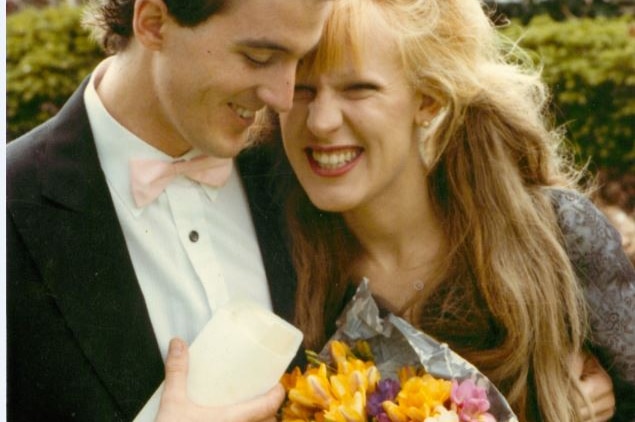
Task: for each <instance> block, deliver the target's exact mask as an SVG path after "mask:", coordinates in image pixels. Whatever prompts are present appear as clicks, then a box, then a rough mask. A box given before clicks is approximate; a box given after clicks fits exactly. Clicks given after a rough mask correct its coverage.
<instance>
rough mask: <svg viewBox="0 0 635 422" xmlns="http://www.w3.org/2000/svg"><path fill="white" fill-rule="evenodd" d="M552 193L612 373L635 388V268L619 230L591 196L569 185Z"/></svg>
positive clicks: (597, 345) (594, 337)
mask: <svg viewBox="0 0 635 422" xmlns="http://www.w3.org/2000/svg"><path fill="white" fill-rule="evenodd" d="M552 197H553V200H554V205H555V209H556V212H557V216H558V224H559V225H560V228H561V230H562V233H563V236H564V241H565V245H566V248H567V253H568V254H569V258H570V259H571V262H572V263H573V265H574V267H575V271H576V274H577V276H578V278H579V280H580V281H581V283H582V285H583V288H584V292H585V293H584V294H585V297H586V300H587V303H588V306H589V314H590V315H589V317H590V325H591V331H592V332H591V341H592V342H593V346H594V347H595V348H596V350H597V353H598V355H599V356H600V357H601V358H603V359H602V360H603V361H604V362H605V365H606V366H607V369H608V370H609V372H611V373H612V374H614V375H615V376H616V377H617V378H619V379H621V381H624V382H625V383H626V384H628V386H625V387H626V388H628V389H629V390H630V391H635V269H633V265H632V264H631V262H630V261H629V260H628V258H627V257H626V254H625V253H624V250H623V249H622V243H621V237H620V235H619V233H618V232H617V230H615V228H613V227H612V226H611V225H610V223H609V222H608V220H607V219H606V218H605V217H604V215H603V214H602V213H601V212H600V211H599V210H598V209H597V208H596V207H595V206H594V205H593V204H592V203H591V202H590V201H589V200H588V199H586V198H584V197H583V196H582V195H580V194H578V193H576V192H572V191H563V190H554V191H553V193H552ZM631 400H632V399H631Z"/></svg>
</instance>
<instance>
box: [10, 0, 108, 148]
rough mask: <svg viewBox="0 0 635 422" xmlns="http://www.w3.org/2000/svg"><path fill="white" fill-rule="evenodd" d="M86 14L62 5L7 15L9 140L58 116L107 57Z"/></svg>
mask: <svg viewBox="0 0 635 422" xmlns="http://www.w3.org/2000/svg"><path fill="white" fill-rule="evenodd" d="M81 13H82V12H81V9H79V8H76V7H75V8H74V7H70V6H60V7H50V8H44V9H34V8H29V9H25V10H23V11H21V12H18V13H14V14H11V15H9V16H7V21H6V25H7V81H6V86H7V140H11V139H14V138H16V137H17V136H19V135H21V134H22V133H24V132H26V131H28V130H29V129H31V128H33V127H34V126H36V125H38V124H39V123H42V122H43V121H45V120H46V119H48V118H49V117H51V116H52V115H54V114H55V113H56V112H57V111H58V110H59V108H60V107H61V106H62V104H64V102H65V101H66V99H67V98H68V97H69V96H70V95H71V94H72V92H73V91H74V90H75V88H77V85H78V84H79V82H80V81H81V80H82V79H83V78H84V77H85V76H86V75H87V74H88V73H90V71H91V70H92V69H93V67H94V66H95V65H96V64H97V63H98V62H99V61H100V60H101V59H102V58H103V57H104V55H103V53H102V52H101V50H100V48H99V47H98V46H97V44H96V43H95V42H93V41H92V40H91V39H90V37H89V36H88V33H87V31H85V30H83V29H82V28H81V25H80V24H79V22H80V19H81Z"/></svg>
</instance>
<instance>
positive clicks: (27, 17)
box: [7, 7, 635, 171]
mask: <svg viewBox="0 0 635 422" xmlns="http://www.w3.org/2000/svg"><path fill="white" fill-rule="evenodd" d="M80 17H81V10H80V9H77V8H72V7H52V8H47V9H39V10H34V9H27V10H24V11H22V12H19V13H16V14H13V15H10V16H8V18H7V120H8V122H7V139H8V140H10V139H13V138H15V137H17V136H18V135H20V134H22V133H24V132H26V131H27V130H29V129H30V128H32V127H34V126H35V125H37V124H39V123H41V122H42V121H44V120H46V119H47V118H48V117H50V116H51V115H53V114H54V113H55V112H56V111H57V110H58V109H59V107H60V106H61V105H62V104H63V103H64V101H65V100H66V99H67V98H68V96H69V95H70V94H71V93H72V92H73V90H74V89H75V88H76V86H77V84H78V83H79V82H80V81H81V80H82V78H84V77H85V76H86V75H87V74H88V73H89V72H90V71H91V69H92V68H93V67H94V66H95V64H96V63H97V62H98V61H99V60H100V59H101V58H102V57H103V54H102V53H101V51H100V50H99V48H98V47H97V45H96V44H95V43H94V42H92V41H91V40H90V39H89V38H88V34H87V32H86V31H85V30H83V29H81V27H80V25H79V20H80ZM503 32H504V33H505V34H506V35H508V36H509V37H511V38H512V39H519V38H520V41H519V44H520V45H521V46H522V47H524V48H526V49H528V50H530V51H531V53H532V56H533V57H534V58H535V60H536V61H537V62H538V63H542V64H543V65H544V77H545V79H546V80H547V82H548V83H549V84H550V86H551V87H552V89H553V93H554V109H555V110H556V117H557V121H558V123H559V124H565V125H566V127H567V129H568V137H569V139H570V140H571V141H572V142H573V144H574V145H575V147H576V149H577V152H578V154H579V157H580V159H581V161H586V160H587V159H588V158H589V157H591V158H592V162H593V164H594V165H595V166H598V167H608V168H614V169H620V170H623V171H627V170H628V171H633V170H635V142H634V139H635V133H634V132H635V18H634V17H632V16H631V17H622V18H614V19H595V20H591V19H574V20H569V21H565V22H553V21H551V20H550V19H549V18H547V17H537V18H534V19H533V20H532V21H531V23H530V24H529V25H528V26H526V27H521V26H519V25H512V26H510V27H508V28H505V29H504V30H503Z"/></svg>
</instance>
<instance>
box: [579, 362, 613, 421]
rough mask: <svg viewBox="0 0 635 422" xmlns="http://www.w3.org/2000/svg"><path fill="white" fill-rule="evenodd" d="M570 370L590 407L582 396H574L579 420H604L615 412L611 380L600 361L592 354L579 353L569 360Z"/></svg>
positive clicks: (608, 418)
mask: <svg viewBox="0 0 635 422" xmlns="http://www.w3.org/2000/svg"><path fill="white" fill-rule="evenodd" d="M571 371H572V375H573V377H574V378H576V379H577V380H578V382H579V385H580V392H581V393H582V394H583V395H584V396H585V397H586V398H587V400H588V401H589V403H590V404H591V407H590V408H589V406H588V405H587V403H585V401H584V399H583V398H582V396H580V395H578V396H577V397H576V403H575V404H576V406H577V408H578V411H579V414H580V417H581V421H583V422H591V421H595V422H604V421H608V420H610V419H611V418H612V417H613V415H614V414H615V394H614V392H613V381H612V380H611V377H610V376H609V374H608V373H607V372H606V371H605V370H604V368H603V367H602V365H601V364H600V362H599V361H598V360H597V358H596V357H595V356H593V355H592V354H590V353H588V352H585V353H579V354H577V355H576V356H574V357H573V359H572V360H571Z"/></svg>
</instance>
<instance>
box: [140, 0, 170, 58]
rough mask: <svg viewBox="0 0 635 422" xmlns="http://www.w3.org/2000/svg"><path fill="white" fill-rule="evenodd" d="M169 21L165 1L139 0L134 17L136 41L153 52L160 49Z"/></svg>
mask: <svg viewBox="0 0 635 422" xmlns="http://www.w3.org/2000/svg"><path fill="white" fill-rule="evenodd" d="M167 20H168V9H167V7H166V5H165V3H164V2H163V0H137V1H136V2H135V6H134V15H133V17H132V28H133V30H134V36H135V39H136V40H137V41H139V43H141V44H142V45H144V46H145V47H147V48H149V49H151V50H158V49H160V48H161V46H162V44H163V27H164V25H165V23H166V22H167Z"/></svg>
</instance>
